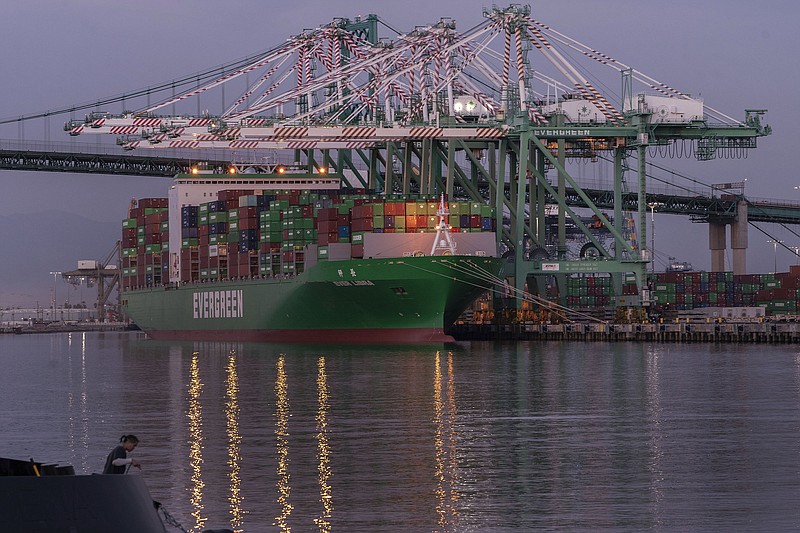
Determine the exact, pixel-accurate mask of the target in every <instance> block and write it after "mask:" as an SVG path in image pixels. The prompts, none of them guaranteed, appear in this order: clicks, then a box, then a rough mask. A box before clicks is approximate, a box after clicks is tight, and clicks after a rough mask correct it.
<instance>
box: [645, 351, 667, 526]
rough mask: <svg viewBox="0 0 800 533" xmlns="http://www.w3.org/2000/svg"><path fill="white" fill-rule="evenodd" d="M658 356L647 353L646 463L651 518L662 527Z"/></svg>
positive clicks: (662, 478)
mask: <svg viewBox="0 0 800 533" xmlns="http://www.w3.org/2000/svg"><path fill="white" fill-rule="evenodd" d="M659 355H660V349H659V348H658V347H652V348H649V349H648V352H647V367H646V370H645V372H646V379H647V411H648V415H649V416H648V419H649V422H650V440H649V446H650V460H649V461H648V465H647V466H648V469H649V471H650V491H651V493H652V510H651V513H652V517H653V526H655V527H659V528H660V527H662V526H663V519H662V516H661V505H662V500H663V498H664V494H663V490H664V489H663V483H664V472H663V465H662V461H663V456H664V450H663V440H664V434H663V428H662V416H663V415H662V412H661V411H662V408H661V389H660V387H659V383H660V373H659Z"/></svg>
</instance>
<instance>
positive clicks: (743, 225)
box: [731, 201, 747, 276]
mask: <svg viewBox="0 0 800 533" xmlns="http://www.w3.org/2000/svg"><path fill="white" fill-rule="evenodd" d="M736 214H737V218H736V220H735V221H734V222H731V248H732V249H733V274H734V276H738V275H740V274H747V202H744V201H740V202H738V204H737V205H736Z"/></svg>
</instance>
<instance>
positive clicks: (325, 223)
mask: <svg viewBox="0 0 800 533" xmlns="http://www.w3.org/2000/svg"><path fill="white" fill-rule="evenodd" d="M337 231H339V228H338V226H337V225H336V221H335V220H317V232H318V233H336V232H337Z"/></svg>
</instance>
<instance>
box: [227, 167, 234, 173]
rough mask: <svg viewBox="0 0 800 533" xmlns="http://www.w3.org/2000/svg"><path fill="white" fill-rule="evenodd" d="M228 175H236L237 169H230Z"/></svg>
mask: <svg viewBox="0 0 800 533" xmlns="http://www.w3.org/2000/svg"><path fill="white" fill-rule="evenodd" d="M228 174H236V167H230V168H229V169H228Z"/></svg>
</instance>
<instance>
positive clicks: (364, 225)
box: [123, 190, 496, 288]
mask: <svg viewBox="0 0 800 533" xmlns="http://www.w3.org/2000/svg"><path fill="white" fill-rule="evenodd" d="M438 209H439V200H438V199H437V198H436V197H417V196H413V195H391V196H383V195H380V196H376V195H369V194H366V192H365V191H356V192H355V193H353V194H344V193H339V194H337V193H331V192H330V191H305V190H304V191H300V190H290V191H286V190H280V191H253V190H223V191H220V192H219V193H218V194H217V199H215V200H212V201H209V202H205V203H202V204H200V205H189V206H184V207H182V208H181V213H180V223H181V242H180V249H179V256H178V257H179V258H178V261H179V263H180V281H181V282H184V283H185V282H211V281H215V280H223V279H244V278H253V277H261V276H263V277H275V276H294V275H297V274H299V273H301V272H303V270H304V268H305V263H306V257H305V254H306V250H308V245H316V251H315V253H316V258H315V259H316V260H323V261H324V260H328V259H329V258H330V259H350V258H360V257H363V253H364V246H363V245H364V235H365V234H366V233H417V232H433V231H436V227H437V225H438V224H439V217H438V215H437V211H438ZM448 209H449V211H450V215H449V219H448V222H449V224H450V226H451V231H452V232H467V231H494V230H495V229H496V220H495V216H494V211H493V209H492V208H491V207H489V206H485V205H482V204H481V203H476V202H449V204H448ZM145 211H146V212H145ZM132 213H133V215H135V216H129V218H128V219H126V220H125V221H123V242H124V243H125V244H126V246H125V247H124V248H123V259H124V261H123V263H124V264H123V269H127V270H123V273H124V277H125V280H124V284H123V286H124V287H125V288H134V287H148V286H154V285H160V284H162V283H163V284H166V283H168V281H169V259H168V257H169V254H168V247H167V243H168V240H169V238H168V236H169V227H168V220H169V216H168V213H167V199H166V198H157V199H147V198H146V199H142V200H141V201H140V202H139V207H138V208H137V210H135V211H134V210H132ZM129 215H131V213H129ZM140 216H141V217H144V218H141V220H140ZM147 216H150V218H147ZM140 246H144V247H145V248H141V249H140ZM155 255H158V258H157V259H156V258H155ZM139 265H145V266H150V267H151V268H149V269H147V268H145V270H140V269H139ZM175 266H176V270H177V266H178V265H175ZM156 270H157V272H156ZM148 273H149V274H150V275H149V276H148V275H147V274H148ZM139 274H141V276H140V275H139Z"/></svg>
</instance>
